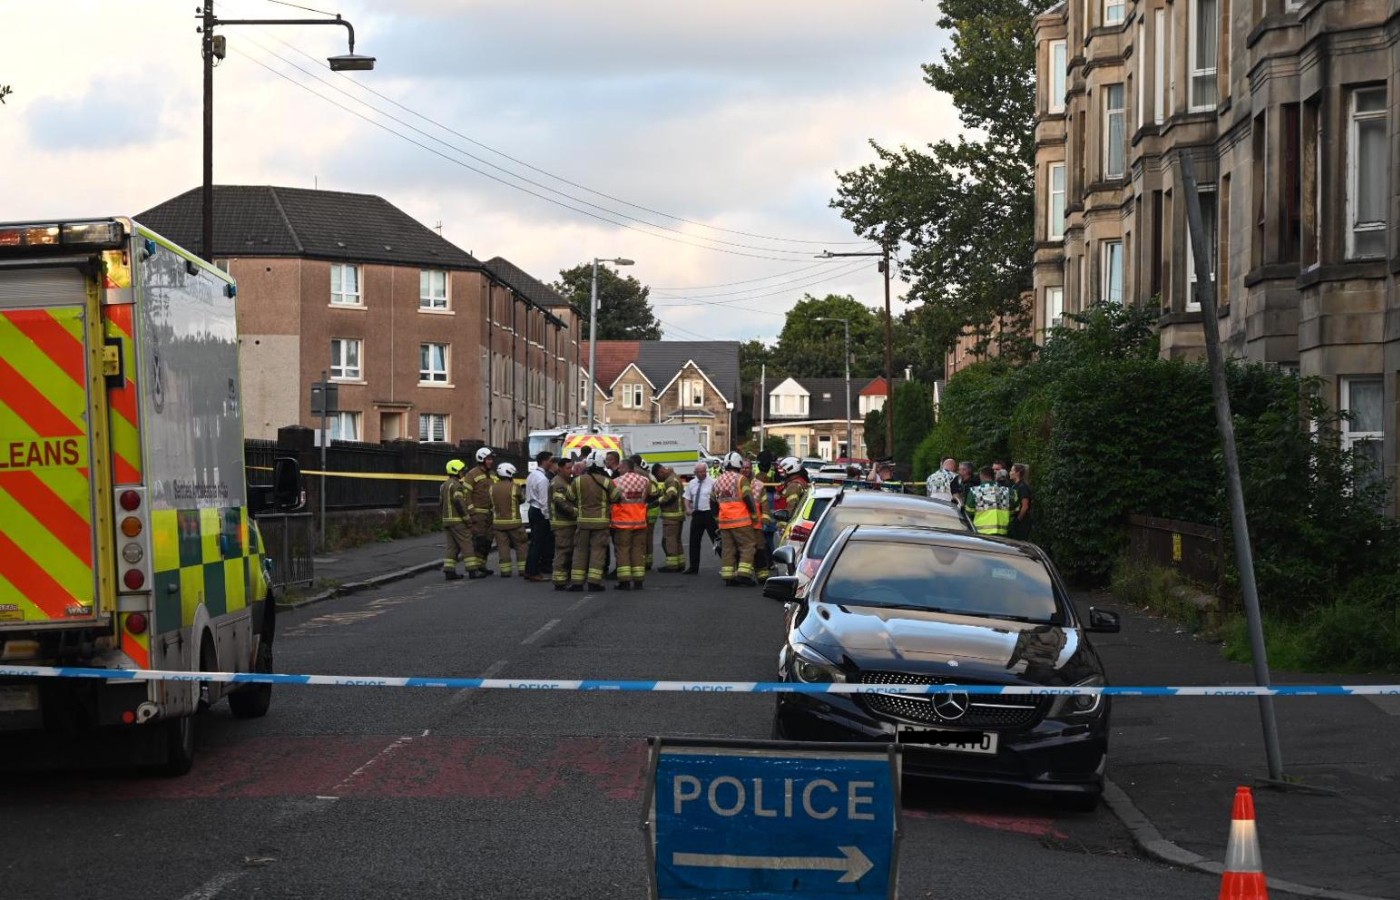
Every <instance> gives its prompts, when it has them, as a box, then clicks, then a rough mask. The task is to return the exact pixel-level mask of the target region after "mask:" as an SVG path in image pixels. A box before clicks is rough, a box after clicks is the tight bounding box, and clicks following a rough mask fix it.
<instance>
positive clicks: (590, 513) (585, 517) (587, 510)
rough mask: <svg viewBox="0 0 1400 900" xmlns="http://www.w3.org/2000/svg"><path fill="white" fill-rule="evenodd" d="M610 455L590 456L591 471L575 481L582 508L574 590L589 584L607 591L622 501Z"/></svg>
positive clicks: (596, 453)
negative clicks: (613, 530) (616, 511)
mask: <svg viewBox="0 0 1400 900" xmlns="http://www.w3.org/2000/svg"><path fill="white" fill-rule="evenodd" d="M606 464H607V454H606V453H605V452H604V451H602V450H594V451H593V452H592V453H590V454H589V455H588V467H587V470H586V471H585V472H584V473H583V474H582V475H580V476H579V477H578V478H576V479H574V483H573V488H574V503H575V504H577V506H578V531H577V533H576V534H575V535H574V561H573V567H572V569H571V570H570V578H571V580H572V582H573V583H572V585H571V586H570V587H569V590H571V591H581V590H583V589H584V586H585V585H587V587H588V589H589V590H591V591H603V590H606V588H605V587H604V586H603V571H604V566H605V565H606V564H607V557H608V529H609V528H610V527H611V525H612V504H614V503H616V502H617V501H618V500H621V499H622V495H621V494H620V493H619V492H618V490H617V486H616V485H614V484H613V483H612V479H611V478H609V477H608V474H607V472H606V471H605V469H604V466H605V465H606Z"/></svg>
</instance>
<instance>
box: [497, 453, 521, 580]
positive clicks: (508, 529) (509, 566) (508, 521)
mask: <svg viewBox="0 0 1400 900" xmlns="http://www.w3.org/2000/svg"><path fill="white" fill-rule="evenodd" d="M491 530H492V532H494V534H495V536H496V556H497V558H498V559H499V561H500V564H501V577H502V578H509V577H510V576H511V575H513V574H515V573H516V572H519V573H520V574H521V575H524V574H525V556H526V554H527V553H529V542H528V541H527V540H526V538H525V523H524V522H523V521H521V519H520V485H518V484H516V483H515V466H513V465H511V464H510V463H501V464H500V465H499V466H497V467H496V477H495V480H494V481H493V482H492V483H491ZM512 550H513V551H515V561H514V562H512V561H511V551H512Z"/></svg>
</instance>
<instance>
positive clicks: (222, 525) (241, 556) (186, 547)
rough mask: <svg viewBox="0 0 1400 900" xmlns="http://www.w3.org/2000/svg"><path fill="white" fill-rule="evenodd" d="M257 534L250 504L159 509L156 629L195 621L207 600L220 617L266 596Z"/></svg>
mask: <svg viewBox="0 0 1400 900" xmlns="http://www.w3.org/2000/svg"><path fill="white" fill-rule="evenodd" d="M257 534H258V532H257V529H256V528H250V527H249V522H248V510H247V507H240V506H230V507H223V508H210V509H160V510H156V511H154V512H153V513H152V514H151V544H152V557H153V558H152V567H153V569H154V579H153V580H154V585H153V586H154V588H155V594H156V596H155V612H156V621H155V625H156V627H155V628H153V629H152V631H154V632H155V633H157V634H160V633H164V632H166V631H172V630H174V629H176V628H185V627H188V626H190V625H192V624H194V616H195V611H196V610H198V609H199V605H200V604H201V603H203V604H204V605H205V606H207V607H208V608H209V615H210V617H211V618H215V619H217V618H219V617H220V616H225V615H228V614H229V613H233V612H238V611H239V610H241V609H243V608H245V607H246V606H247V605H248V602H249V600H256V599H261V597H262V592H263V577H262V560H261V557H262V548H261V547H260V546H258V537H257ZM172 588H173V589H172ZM254 593H256V596H252V597H250V594H254Z"/></svg>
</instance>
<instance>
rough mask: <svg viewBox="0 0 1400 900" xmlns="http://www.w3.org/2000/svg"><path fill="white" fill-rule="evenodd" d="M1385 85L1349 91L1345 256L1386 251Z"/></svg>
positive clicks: (1387, 192)
mask: <svg viewBox="0 0 1400 900" xmlns="http://www.w3.org/2000/svg"><path fill="white" fill-rule="evenodd" d="M1388 201H1389V189H1388V186H1387V184H1386V114H1385V88H1383V87H1381V88H1365V89H1363V90H1356V91H1352V94H1351V125H1350V128H1349V131H1348V141H1347V221H1348V223H1349V227H1348V228H1347V256H1349V257H1352V258H1362V257H1371V256H1384V255H1385V232H1386V203H1387V202H1388Z"/></svg>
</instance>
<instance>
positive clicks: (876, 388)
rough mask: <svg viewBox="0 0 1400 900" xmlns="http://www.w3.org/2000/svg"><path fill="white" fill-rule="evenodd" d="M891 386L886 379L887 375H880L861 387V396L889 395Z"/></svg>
mask: <svg viewBox="0 0 1400 900" xmlns="http://www.w3.org/2000/svg"><path fill="white" fill-rule="evenodd" d="M889 395H890V386H889V384H888V383H886V381H885V376H883V375H880V376H878V377H876V378H873V379H871V381H870V383H869V384H867V385H866V386H865V387H863V388H861V389H860V394H859V396H861V397H888V396H889Z"/></svg>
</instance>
